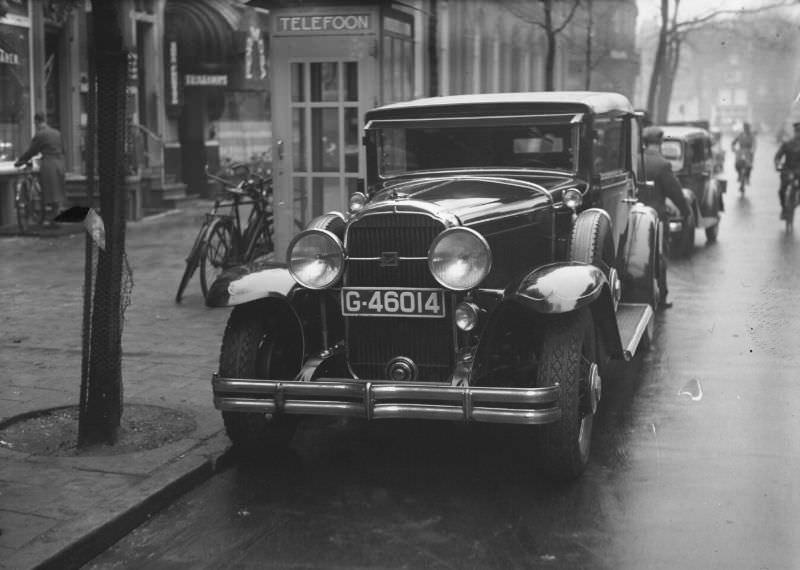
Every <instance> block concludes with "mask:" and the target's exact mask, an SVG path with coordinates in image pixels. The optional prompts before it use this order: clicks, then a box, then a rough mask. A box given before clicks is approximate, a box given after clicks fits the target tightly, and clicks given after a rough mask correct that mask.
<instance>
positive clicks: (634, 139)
mask: <svg viewBox="0 0 800 570" xmlns="http://www.w3.org/2000/svg"><path fill="white" fill-rule="evenodd" d="M641 135H642V132H641V126H640V125H639V122H638V121H636V120H635V119H631V120H630V137H631V144H630V150H629V151H628V152H631V153H633V156H632V157H631V170H632V171H633V177H634V180H644V179H645V175H644V165H643V163H642V161H643V158H642V136H641Z"/></svg>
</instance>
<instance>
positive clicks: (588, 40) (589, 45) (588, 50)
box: [584, 0, 594, 91]
mask: <svg viewBox="0 0 800 570" xmlns="http://www.w3.org/2000/svg"><path fill="white" fill-rule="evenodd" d="M593 3H594V2H593V0H586V10H587V11H588V23H587V25H586V80H585V81H584V88H585V89H586V90H587V91H589V90H591V88H592V32H593V28H594V13H593V10H592V8H593V6H592V4H593Z"/></svg>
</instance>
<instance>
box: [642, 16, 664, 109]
mask: <svg viewBox="0 0 800 570" xmlns="http://www.w3.org/2000/svg"><path fill="white" fill-rule="evenodd" d="M668 26H669V0H661V29H660V30H659V31H658V47H657V48H656V56H655V59H654V60H653V71H652V73H651V74H650V87H649V89H648V91H647V112H648V113H649V114H650V116H651V117H652V116H655V113H656V96H657V95H658V91H659V89H660V87H661V79H662V74H663V73H664V68H665V65H664V58H665V57H666V51H667V29H668Z"/></svg>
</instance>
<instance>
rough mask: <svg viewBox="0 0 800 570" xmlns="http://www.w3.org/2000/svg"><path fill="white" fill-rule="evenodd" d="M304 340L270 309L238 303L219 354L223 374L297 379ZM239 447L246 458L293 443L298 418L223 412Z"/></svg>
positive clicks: (224, 375) (235, 450) (231, 436)
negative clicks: (275, 319)
mask: <svg viewBox="0 0 800 570" xmlns="http://www.w3.org/2000/svg"><path fill="white" fill-rule="evenodd" d="M301 360H302V342H301V340H300V339H298V338H296V335H294V334H293V331H292V327H285V326H284V327H281V326H279V325H278V323H277V322H276V321H274V320H271V319H270V318H269V313H268V312H267V311H266V310H258V309H254V307H253V306H251V305H249V304H248V305H240V306H237V307H234V309H233V311H231V316H230V317H229V319H228V324H227V326H226V327H225V334H224V335H223V338H222V349H221V351H220V357H219V374H220V376H223V377H229V378H263V379H293V378H294V377H295V375H296V374H297V372H298V371H299V370H300V364H301ZM222 420H223V422H224V424H225V431H226V432H227V434H228V437H229V438H230V440H231V442H232V443H233V451H234V453H236V455H238V456H240V457H242V458H248V459H249V458H254V457H255V458H257V457H258V456H261V455H263V454H264V453H265V452H268V451H270V450H274V449H276V448H283V447H286V446H288V444H289V441H290V440H291V438H292V436H293V435H294V432H295V430H296V428H297V418H296V417H293V416H286V415H284V414H281V413H274V414H265V413H259V412H222Z"/></svg>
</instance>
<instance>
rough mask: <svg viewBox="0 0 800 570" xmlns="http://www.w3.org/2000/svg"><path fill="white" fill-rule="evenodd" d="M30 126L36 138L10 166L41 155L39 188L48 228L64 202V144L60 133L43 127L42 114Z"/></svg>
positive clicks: (51, 128) (46, 126)
mask: <svg viewBox="0 0 800 570" xmlns="http://www.w3.org/2000/svg"><path fill="white" fill-rule="evenodd" d="M33 122H34V123H35V125H36V134H34V135H33V138H32V139H31V142H30V145H28V148H27V150H26V151H25V152H23V153H22V155H20V157H19V158H18V159H17V160H16V162H14V166H17V167H19V166H21V165H23V164H25V163H26V162H28V161H30V160H31V159H32V158H33V157H34V156H36V155H37V154H41V155H42V158H41V161H40V163H39V185H40V186H41V188H42V195H43V202H44V204H45V208H46V210H49V211H50V213H51V217H50V219H49V220H48V221H47V222H45V223H46V225H51V226H52V225H54V222H53V220H52V219H53V218H55V217H56V216H57V215H58V213H59V212H60V211H61V208H62V207H63V205H64V202H65V195H64V144H63V141H62V138H61V132H60V131H59V130H58V129H55V128H53V127H51V126H50V125H48V124H47V120H46V119H45V116H44V114H43V113H36V114H35V115H34V116H33Z"/></svg>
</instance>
